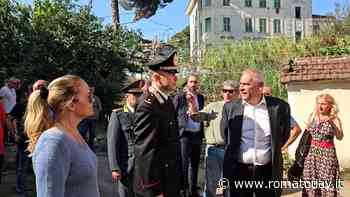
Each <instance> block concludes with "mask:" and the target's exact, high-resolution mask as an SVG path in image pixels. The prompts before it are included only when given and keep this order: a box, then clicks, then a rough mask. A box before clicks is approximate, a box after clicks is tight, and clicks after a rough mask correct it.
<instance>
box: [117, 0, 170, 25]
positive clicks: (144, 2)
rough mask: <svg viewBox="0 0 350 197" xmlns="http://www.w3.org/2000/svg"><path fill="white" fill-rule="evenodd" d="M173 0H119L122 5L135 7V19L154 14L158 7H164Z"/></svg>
mask: <svg viewBox="0 0 350 197" xmlns="http://www.w3.org/2000/svg"><path fill="white" fill-rule="evenodd" d="M172 1H173V0H119V2H120V5H121V6H122V7H123V8H124V9H126V10H131V9H135V17H134V21H137V20H140V19H142V18H149V17H151V16H153V15H154V14H155V13H156V11H157V10H158V8H163V7H165V6H166V5H168V4H169V3H171V2H172Z"/></svg>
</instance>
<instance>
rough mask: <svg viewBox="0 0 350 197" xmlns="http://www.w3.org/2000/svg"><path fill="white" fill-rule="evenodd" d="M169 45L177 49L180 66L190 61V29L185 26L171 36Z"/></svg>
mask: <svg viewBox="0 0 350 197" xmlns="http://www.w3.org/2000/svg"><path fill="white" fill-rule="evenodd" d="M169 44H171V45H173V46H175V47H176V48H177V50H178V59H179V63H180V65H181V64H182V65H186V64H188V63H189V61H190V27H189V26H187V27H185V28H184V29H183V30H182V31H180V32H178V33H176V34H175V35H174V36H172V37H171V38H170V40H169Z"/></svg>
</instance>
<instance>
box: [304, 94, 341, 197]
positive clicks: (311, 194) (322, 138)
mask: <svg viewBox="0 0 350 197" xmlns="http://www.w3.org/2000/svg"><path fill="white" fill-rule="evenodd" d="M310 117H311V118H309V123H308V128H307V130H308V131H309V132H310V133H311V136H312V140H311V146H310V150H309V153H308V155H307V156H306V158H305V161H304V170H303V179H304V180H305V181H314V182H315V181H320V182H321V181H327V183H328V184H329V183H331V184H332V185H331V187H330V188H325V187H323V188H322V187H311V188H305V189H304V190H303V195H302V196H304V197H306V196H307V197H326V196H327V197H334V196H340V194H339V188H336V181H337V180H339V179H340V175H339V163H338V158H337V154H336V151H335V146H334V137H336V138H337V139H338V140H341V139H343V136H344V135H343V130H342V127H341V121H340V119H339V118H338V109H337V106H336V102H335V100H334V98H333V97H332V96H331V95H329V94H321V95H319V96H317V97H316V109H315V112H314V113H313V115H311V116H310Z"/></svg>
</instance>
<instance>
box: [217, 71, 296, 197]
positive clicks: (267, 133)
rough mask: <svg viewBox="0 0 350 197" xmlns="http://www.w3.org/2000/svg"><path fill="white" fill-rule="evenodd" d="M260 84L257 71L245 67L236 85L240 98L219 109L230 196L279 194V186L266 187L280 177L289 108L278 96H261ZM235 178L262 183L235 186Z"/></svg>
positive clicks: (259, 75) (261, 84)
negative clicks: (225, 139)
mask: <svg viewBox="0 0 350 197" xmlns="http://www.w3.org/2000/svg"><path fill="white" fill-rule="evenodd" d="M263 87H264V77H263V75H262V73H261V72H259V71H257V70H254V69H247V70H245V71H244V72H243V73H242V76H241V79H240V85H239V91H240V98H241V99H240V100H238V101H235V102H229V103H226V104H225V105H224V108H223V113H222V121H221V129H222V131H223V132H227V134H228V145H227V148H226V151H225V158H224V165H223V177H224V178H226V179H228V180H229V183H230V190H229V193H230V196H231V197H238V196H245V197H253V196H255V197H279V196H281V188H271V187H270V188H269V181H279V180H282V173H283V159H282V153H281V148H282V146H283V145H284V144H285V143H286V141H287V139H288V137H289V134H290V108H289V105H288V103H286V102H284V101H282V100H280V99H278V98H274V97H264V96H263ZM237 181H262V183H263V184H264V185H263V187H261V188H259V187H258V186H256V185H254V186H253V187H251V188H249V187H244V186H243V187H242V188H238V187H235V183H237ZM253 184H254V183H253ZM270 186H271V185H270ZM225 192H228V191H225Z"/></svg>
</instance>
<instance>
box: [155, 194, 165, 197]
mask: <svg viewBox="0 0 350 197" xmlns="http://www.w3.org/2000/svg"><path fill="white" fill-rule="evenodd" d="M156 197H164V195H163V194H159V195H158V196H156Z"/></svg>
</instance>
